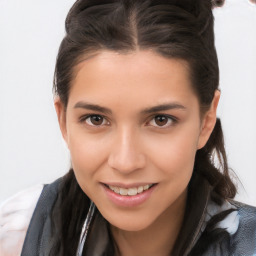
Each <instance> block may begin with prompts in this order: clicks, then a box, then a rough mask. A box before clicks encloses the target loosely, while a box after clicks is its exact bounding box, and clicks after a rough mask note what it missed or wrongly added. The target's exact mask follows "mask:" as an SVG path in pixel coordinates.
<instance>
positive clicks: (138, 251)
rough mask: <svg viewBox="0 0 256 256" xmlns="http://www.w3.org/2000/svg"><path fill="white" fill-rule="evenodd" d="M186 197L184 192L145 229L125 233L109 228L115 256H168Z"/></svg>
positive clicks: (175, 237)
mask: <svg viewBox="0 0 256 256" xmlns="http://www.w3.org/2000/svg"><path fill="white" fill-rule="evenodd" d="M186 196H187V192H184V194H182V195H181V196H180V197H179V198H178V199H177V200H176V201H175V202H174V203H173V204H172V205H171V206H169V208H167V209H166V211H165V212H163V213H162V214H161V215H160V216H159V217H158V218H157V219H156V220H155V221H154V222H153V223H152V224H151V225H150V226H149V227H147V228H146V229H143V230H140V231H125V230H120V229H118V228H117V227H114V226H111V232H112V235H113V238H114V240H115V242H116V244H117V247H118V250H119V252H118V253H117V252H116V255H121V256H130V255H133V256H141V255H147V256H151V255H152V256H155V255H158V256H168V255H170V254H171V251H172V249H173V246H174V244H175V241H176V239H177V236H178V234H179V231H180V228H181V225H182V222H183V217H184V213H185V207H186Z"/></svg>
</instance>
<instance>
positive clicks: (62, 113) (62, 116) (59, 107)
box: [54, 97, 67, 143]
mask: <svg viewBox="0 0 256 256" xmlns="http://www.w3.org/2000/svg"><path fill="white" fill-rule="evenodd" d="M54 106H55V110H56V114H57V117H58V121H59V126H60V130H61V133H62V137H63V139H64V140H65V141H66V143H67V127H66V109H65V107H64V105H63V103H62V101H61V100H60V98H59V97H56V98H55V100H54Z"/></svg>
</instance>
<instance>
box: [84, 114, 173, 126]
mask: <svg viewBox="0 0 256 256" xmlns="http://www.w3.org/2000/svg"><path fill="white" fill-rule="evenodd" d="M92 117H98V118H101V119H103V122H104V124H99V125H94V124H93V123H92V122H91V121H90V124H88V123H87V122H86V120H88V119H89V120H90V118H92ZM158 117H161V118H167V119H168V122H167V125H166V124H164V125H163V126H160V125H157V124H156V118H158ZM79 122H80V123H86V124H87V125H89V126H92V127H98V128H100V127H102V126H108V125H109V124H110V122H109V121H108V120H107V118H106V117H104V116H102V115H98V114H88V115H85V116H82V117H81V118H80V119H79ZM151 122H154V123H155V125H150V123H151ZM177 122H178V119H177V118H175V117H174V116H170V115H166V114H155V115H154V116H152V117H150V120H149V121H148V122H146V125H150V126H153V127H157V128H160V129H164V128H168V127H170V126H173V125H175V124H176V123H177Z"/></svg>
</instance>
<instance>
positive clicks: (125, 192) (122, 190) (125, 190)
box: [119, 188, 128, 196]
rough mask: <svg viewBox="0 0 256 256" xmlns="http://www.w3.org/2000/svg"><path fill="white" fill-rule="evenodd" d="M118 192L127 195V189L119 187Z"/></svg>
mask: <svg viewBox="0 0 256 256" xmlns="http://www.w3.org/2000/svg"><path fill="white" fill-rule="evenodd" d="M119 194H120V195H122V196H127V195H128V189H126V188H120V191H119Z"/></svg>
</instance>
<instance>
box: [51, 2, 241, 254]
mask: <svg viewBox="0 0 256 256" xmlns="http://www.w3.org/2000/svg"><path fill="white" fill-rule="evenodd" d="M217 5H218V1H211V0H140V1H138V0H78V1H76V2H75V4H74V5H73V7H72V8H71V10H70V12H69V14H68V16H67V19H66V26H65V27H66V36H65V37H64V39H63V41H62V43H61V45H60V49H59V53H58V56H57V62H56V69H55V76H54V91H55V93H56V95H58V96H59V97H60V99H61V101H62V103H63V104H64V106H65V107H67V105H68V98H69V91H70V88H71V86H72V80H73V78H74V76H75V67H76V65H77V64H78V63H79V62H81V61H82V60H85V59H86V58H88V57H90V56H93V55H95V54H97V53H99V52H100V51H102V50H109V51H115V52H120V53H124V54H126V53H129V52H133V51H136V50H152V51H154V52H155V53H158V54H159V55H161V56H163V57H165V58H174V59H182V60H185V61H186V62H187V63H188V68H189V71H190V78H191V81H192V85H193V89H194V92H195V93H196V95H197V96H198V99H199V103H200V106H201V112H202V114H203V113H204V111H206V110H207V109H208V108H209V107H210V105H211V103H212V100H213V97H214V93H215V91H216V90H217V89H218V85H219V67H218V59H217V54H216V49H215V45H214V26H213V25H214V18H213V14H212V8H213V7H214V6H217ZM214 154H215V155H217V157H218V159H219V163H220V167H218V168H216V166H215V164H214V158H213V155H214ZM194 172H195V173H200V174H201V175H203V176H204V177H205V178H206V179H207V180H208V182H209V183H210V184H211V185H212V186H213V191H214V192H215V193H216V194H217V195H218V196H219V197H220V198H222V199H226V198H233V197H234V196H235V194H236V187H235V186H234V184H233V183H232V180H231V178H230V176H229V171H228V164H227V157H226V153H225V148H224V141H223V134H222V128H221V123H220V120H219V119H217V122H216V125H215V128H214V130H213V132H212V134H211V136H210V139H209V140H208V142H207V144H206V145H205V147H203V148H202V149H200V150H198V151H197V153H196V159H195V168H194ZM67 186H68V188H67ZM78 195H79V196H78ZM74 199H75V203H74ZM60 202H61V203H60V206H59V207H60V208H59V209H58V211H54V212H53V219H54V218H55V219H56V218H58V219H59V221H58V223H59V224H57V222H56V223H55V225H59V227H57V228H58V229H59V230H60V236H59V237H58V239H57V241H56V245H55V248H57V249H56V250H52V255H62V254H61V253H60V252H64V251H65V255H74V248H76V246H77V243H78V236H79V232H80V231H79V229H78V227H79V226H80V227H81V226H82V222H83V217H82V213H83V211H84V210H82V209H88V203H89V200H88V198H87V196H86V195H85V194H84V193H83V191H82V190H81V189H80V188H79V186H78V184H77V182H76V179H75V176H74V173H73V170H72V169H71V170H70V172H69V173H68V174H67V175H66V177H65V178H64V180H63V186H62V188H61V192H60ZM69 205H72V207H69ZM71 208H72V209H71ZM57 212H58V213H57ZM74 214H76V216H79V217H78V218H75V219H76V223H73V222H72V221H70V220H71V219H72V216H74ZM83 216H84V215H83ZM71 245H72V246H71ZM60 249H61V250H60ZM57 251H58V252H59V254H58V253H57ZM63 255H64V254H63Z"/></svg>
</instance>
